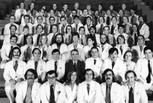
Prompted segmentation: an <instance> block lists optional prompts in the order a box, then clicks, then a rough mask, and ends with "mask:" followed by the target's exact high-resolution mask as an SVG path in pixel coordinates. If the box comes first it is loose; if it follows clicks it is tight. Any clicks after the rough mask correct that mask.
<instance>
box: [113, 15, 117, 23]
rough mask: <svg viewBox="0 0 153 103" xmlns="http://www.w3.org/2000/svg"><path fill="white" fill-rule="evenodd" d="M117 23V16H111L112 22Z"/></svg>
mask: <svg viewBox="0 0 153 103" xmlns="http://www.w3.org/2000/svg"><path fill="white" fill-rule="evenodd" d="M116 23H117V17H116V16H113V17H112V24H116Z"/></svg>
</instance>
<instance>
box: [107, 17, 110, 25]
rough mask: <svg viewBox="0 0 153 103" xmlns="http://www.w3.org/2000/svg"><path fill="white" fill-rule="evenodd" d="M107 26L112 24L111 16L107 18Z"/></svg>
mask: <svg viewBox="0 0 153 103" xmlns="http://www.w3.org/2000/svg"><path fill="white" fill-rule="evenodd" d="M106 24H107V25H109V24H110V17H109V16H108V17H107V21H106Z"/></svg>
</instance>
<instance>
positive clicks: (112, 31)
mask: <svg viewBox="0 0 153 103" xmlns="http://www.w3.org/2000/svg"><path fill="white" fill-rule="evenodd" d="M114 29H115V27H114V26H113V25H112V28H111V34H114Z"/></svg>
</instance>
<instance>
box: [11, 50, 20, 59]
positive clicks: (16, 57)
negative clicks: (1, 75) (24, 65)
mask: <svg viewBox="0 0 153 103" xmlns="http://www.w3.org/2000/svg"><path fill="white" fill-rule="evenodd" d="M19 57H20V51H19V49H14V51H13V58H15V59H19Z"/></svg>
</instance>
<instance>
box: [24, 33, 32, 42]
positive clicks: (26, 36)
mask: <svg viewBox="0 0 153 103" xmlns="http://www.w3.org/2000/svg"><path fill="white" fill-rule="evenodd" d="M29 36H30V37H31V39H32V44H33V36H32V35H30V34H28V35H25V39H26V40H25V44H27V38H28V37H29Z"/></svg>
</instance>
